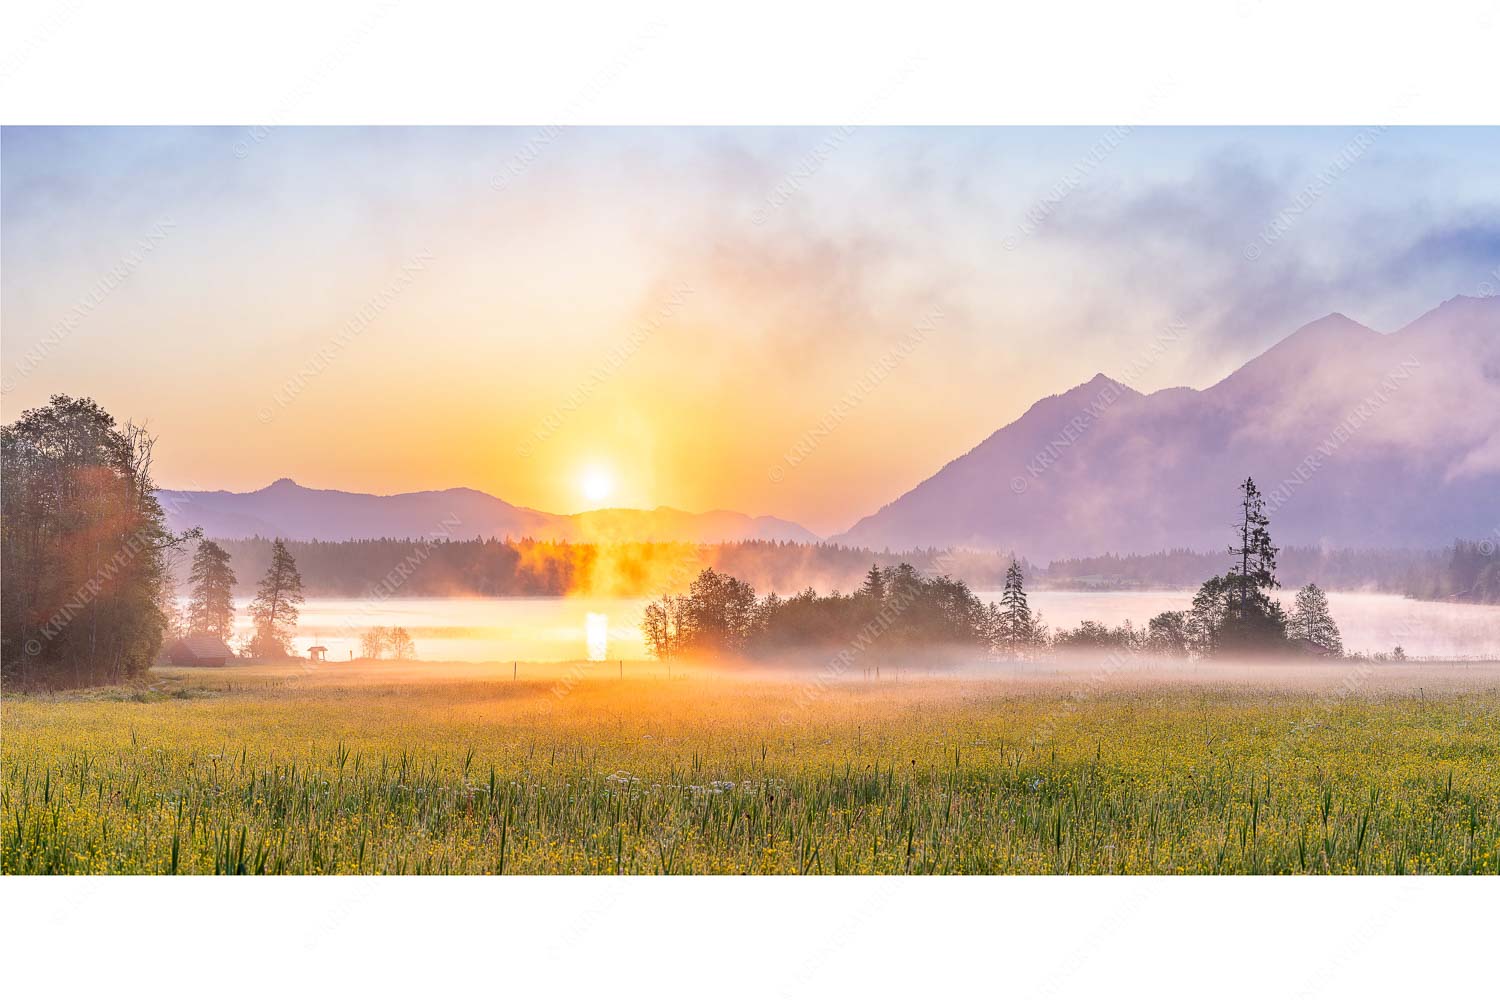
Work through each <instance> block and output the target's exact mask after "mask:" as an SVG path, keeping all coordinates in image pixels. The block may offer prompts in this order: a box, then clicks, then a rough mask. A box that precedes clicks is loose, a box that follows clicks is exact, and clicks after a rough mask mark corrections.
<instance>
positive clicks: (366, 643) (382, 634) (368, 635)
mask: <svg viewBox="0 0 1500 1000" xmlns="http://www.w3.org/2000/svg"><path fill="white" fill-rule="evenodd" d="M388 648H390V629H388V628H386V627H385V626H384V625H376V626H375V627H374V628H367V629H365V630H364V631H363V632H361V633H360V634H359V655H360V656H361V657H363V658H364V659H366V660H379V659H381V658H383V657H384V656H385V651H386V650H387V649H388Z"/></svg>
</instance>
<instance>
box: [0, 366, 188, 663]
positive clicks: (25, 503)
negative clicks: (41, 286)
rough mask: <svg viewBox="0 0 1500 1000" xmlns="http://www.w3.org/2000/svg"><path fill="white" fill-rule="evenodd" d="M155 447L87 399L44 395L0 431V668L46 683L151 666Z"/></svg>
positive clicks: (157, 570)
mask: <svg viewBox="0 0 1500 1000" xmlns="http://www.w3.org/2000/svg"><path fill="white" fill-rule="evenodd" d="M155 444H156V440H155V438H153V437H152V436H151V435H150V434H148V433H147V432H146V431H145V429H144V428H142V427H139V426H137V425H135V424H132V423H126V424H125V425H124V426H123V427H121V426H118V425H117V424H116V423H115V420H114V418H113V417H111V416H110V415H109V414H108V413H107V412H106V411H105V410H104V409H103V408H102V407H101V406H99V404H98V403H96V402H94V401H93V400H92V399H73V398H71V397H69V396H63V395H57V396H53V397H52V399H51V400H50V401H49V403H48V404H47V405H46V406H44V407H40V408H38V409H33V410H27V411H25V412H23V413H22V414H21V417H20V419H18V420H17V421H16V422H15V423H14V424H10V425H8V426H6V427H4V428H3V429H0V479H3V481H4V489H3V490H0V575H3V577H4V581H5V585H4V587H3V588H0V671H3V673H4V676H5V677H6V679H8V680H15V681H19V682H20V683H22V684H33V683H37V684H44V685H47V686H64V685H82V684H90V683H103V682H118V681H122V680H125V679H127V678H129V677H131V676H134V675H136V674H139V673H142V672H144V671H145V670H146V669H148V668H149V667H150V666H151V664H152V662H154V661H155V659H156V655H157V652H158V651H159V650H160V648H161V643H162V633H163V628H164V627H165V625H166V615H165V608H164V604H163V600H162V597H163V591H164V588H165V584H164V580H163V578H164V577H165V576H166V572H167V566H166V559H165V556H166V554H167V552H168V551H170V550H171V549H172V548H173V547H175V546H176V545H179V544H181V543H182V542H183V541H185V540H186V539H188V538H190V537H195V536H196V535H197V532H196V531H193V532H187V533H185V534H183V535H180V536H179V535H173V534H171V533H169V532H168V531H167V529H166V518H165V516H164V514H163V512H162V509H161V505H160V504H159V503H158V502H157V500H156V494H155V491H156V486H155V484H154V483H153V482H152V479H151V460H152V451H153V449H154V447H155Z"/></svg>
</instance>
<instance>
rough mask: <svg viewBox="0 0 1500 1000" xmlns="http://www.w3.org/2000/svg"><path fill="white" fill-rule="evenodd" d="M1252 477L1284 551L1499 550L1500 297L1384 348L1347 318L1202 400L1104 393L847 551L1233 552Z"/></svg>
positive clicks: (996, 444) (1040, 426)
mask: <svg viewBox="0 0 1500 1000" xmlns="http://www.w3.org/2000/svg"><path fill="white" fill-rule="evenodd" d="M1247 476H1250V477H1253V478H1254V479H1255V481H1256V483H1257V485H1258V487H1259V488H1260V490H1261V492H1262V493H1263V494H1264V495H1266V497H1267V511H1268V513H1269V514H1270V517H1271V531H1272V536H1273V538H1274V539H1275V540H1276V541H1277V542H1279V543H1281V544H1297V545H1326V546H1355V547H1375V546H1439V545H1444V544H1447V543H1450V542H1451V541H1452V540H1453V539H1454V538H1455V537H1465V538H1496V539H1500V297H1489V298H1467V297H1463V296H1460V297H1458V298H1454V299H1450V300H1449V301H1447V302H1445V303H1443V304H1442V305H1441V306H1439V307H1438V308H1436V309H1434V310H1432V311H1431V312H1429V313H1427V314H1426V315H1424V316H1422V317H1420V318H1419V319H1417V320H1415V321H1414V322H1412V323H1410V324H1409V325H1407V326H1405V327H1403V328H1402V329H1400V330H1397V331H1395V332H1393V333H1389V334H1382V333H1378V332H1376V331H1374V330H1371V329H1369V328H1368V327H1365V326H1362V325H1360V324H1359V323H1356V322H1354V321H1353V320H1351V319H1349V318H1348V317H1346V316H1343V315H1340V314H1337V313H1335V314H1333V315H1330V316H1326V317H1324V318H1323V319H1320V320H1318V321H1316V322H1314V323H1311V324H1308V325H1307V326H1304V327H1303V328H1301V329H1300V330H1297V331H1296V332H1295V333H1293V334H1292V335H1291V336H1289V337H1287V338H1286V339H1284V340H1282V341H1281V342H1280V343H1278V344H1276V345H1275V346H1274V347H1272V348H1271V349H1270V350H1268V351H1266V352H1265V353H1263V354H1261V355H1260V356H1259V357H1256V358H1254V359H1253V360H1251V361H1249V362H1248V363H1246V364H1245V365H1243V366H1242V367H1241V368H1239V369H1238V370H1237V371H1235V372H1233V373H1232V374H1231V375H1229V376H1228V377H1227V378H1225V379H1223V380H1222V381H1220V382H1219V383H1217V384H1216V385H1213V386H1211V387H1209V388H1207V389H1203V390H1196V389H1190V388H1171V389H1163V390H1160V391H1158V392H1153V393H1151V394H1149V395H1146V394H1142V393H1140V392H1137V391H1136V390H1134V389H1132V388H1130V387H1129V386H1127V385H1124V384H1122V383H1121V382H1119V381H1116V380H1114V379H1111V378H1109V377H1107V376H1106V375H1103V374H1099V375H1096V376H1095V377H1094V378H1093V379H1092V380H1090V381H1089V382H1086V383H1084V384H1083V385H1080V386H1076V387H1074V388H1073V389H1070V390H1068V391H1067V392H1065V393H1062V394H1061V395H1057V396H1049V397H1047V398H1046V399H1042V400H1040V401H1038V402H1037V403H1035V404H1034V405H1032V406H1031V408H1030V409H1028V410H1027V411H1026V412H1025V413H1024V414H1023V415H1022V416H1021V417H1020V418H1019V419H1017V420H1016V421H1014V422H1013V423H1011V424H1009V425H1007V426H1005V427H1002V428H1001V429H1000V430H998V431H996V432H994V433H993V434H991V435H990V436H989V437H988V438H986V439H985V440H984V441H982V442H981V443H980V444H979V445H978V446H976V447H975V448H974V449H973V450H971V451H970V452H968V453H967V454H965V455H962V456H959V457H958V458H955V459H953V460H952V461H950V462H948V463H947V464H946V465H944V466H943V467H942V468H941V469H939V470H938V471H937V472H936V473H935V474H934V475H933V476H931V477H930V478H928V479H927V480H925V481H923V482H922V483H920V484H919V485H917V486H916V487H915V488H913V489H912V490H910V491H909V492H907V493H905V494H904V495H902V496H901V497H899V498H897V499H896V500H894V501H892V502H891V503H889V504H887V505H886V506H884V507H882V508H881V509H880V510H879V511H877V512H875V513H874V514H871V515H870V516H868V517H865V518H863V519H862V520H860V521H859V522H858V523H857V524H855V525H854V526H853V527H852V528H851V529H850V530H849V531H847V532H845V533H844V534H842V535H840V536H838V537H836V538H835V539H834V540H835V541H839V542H844V543H847V544H851V545H863V546H870V547H874V548H882V547H891V548H895V549H901V548H910V547H917V546H929V545H931V546H941V547H946V546H955V545H957V546H974V547H979V548H1000V549H1005V548H1013V549H1014V550H1015V551H1017V552H1019V553H1023V554H1025V555H1026V556H1028V557H1029V558H1031V559H1033V560H1039V559H1050V558H1058V557H1063V556H1081V555H1089V554H1095V553H1102V552H1111V551H1114V552H1119V551H1134V552H1150V551H1156V550H1160V549H1166V548H1174V547H1188V548H1196V549H1213V548H1220V547H1223V546H1225V545H1227V544H1228V542H1229V540H1230V539H1229V535H1230V525H1231V524H1232V523H1233V522H1234V520H1235V515H1236V513H1237V510H1236V501H1237V493H1236V485H1237V484H1238V483H1240V482H1242V481H1243V480H1244V479H1245V478H1246V477H1247Z"/></svg>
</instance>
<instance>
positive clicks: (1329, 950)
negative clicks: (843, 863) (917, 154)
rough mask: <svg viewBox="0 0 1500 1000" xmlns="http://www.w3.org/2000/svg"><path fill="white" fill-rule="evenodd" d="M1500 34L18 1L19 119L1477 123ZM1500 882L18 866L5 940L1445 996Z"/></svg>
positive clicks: (1472, 959)
mask: <svg viewBox="0 0 1500 1000" xmlns="http://www.w3.org/2000/svg"><path fill="white" fill-rule="evenodd" d="M1497 29H1500V15H1497V11H1496V6H1495V5H1494V4H1493V2H1480V0H1472V2H1441V3H1427V4H1423V5H1421V6H1420V7H1415V8H1412V7H1408V8H1402V9H1399V10H1396V11H1395V12H1394V13H1393V14H1392V15H1391V16H1389V17H1387V18H1385V19H1381V18H1378V17H1377V16H1376V15H1375V14H1374V12H1373V8H1372V7H1371V5H1370V4H1368V3H1355V2H1348V0H1342V2H1329V3H1320V4H1316V5H1311V4H1306V3H1303V2H1293V0H1237V2H1230V3H1226V4H1220V5H1212V4H1204V3H1202V2H1201V0H1195V2H1188V0H1180V2H1156V3H1151V2H1141V3H1135V4H1111V3H1105V2H1102V0H1100V2H1090V3H1083V4H1080V3H1072V4H1065V5H1042V4H1028V5H1004V6H1002V5H998V4H955V3H946V2H928V3H925V4H922V5H920V6H919V7H913V6H899V7H898V6H890V7H878V6H876V5H872V4H868V3H862V4H854V3H841V4H836V5H817V6H814V5H812V4H808V3H806V2H805V0H803V2H795V3H782V2H773V3H762V4H757V5H754V6H735V7H727V6H719V5H710V4H704V3H701V2H695V3H649V4H630V5H623V4H605V3H586V4H578V3H552V4H547V5H540V4H533V5H527V6H525V7H507V8H500V7H495V6H480V5H449V4H440V3H423V4H417V3H411V2H389V0H376V2H375V3H373V4H356V3H350V2H336V3H320V4H310V3H307V2H305V0H300V2H288V0H273V2H269V3H261V4H257V5H255V6H249V5H246V6H242V7H227V6H222V5H212V4H204V3H201V2H186V0H183V2H175V3H140V2H137V3H130V4H110V3H107V2H105V0H62V2H58V3H32V4H27V5H25V6H24V7H23V6H21V5H8V6H7V7H6V10H5V27H4V30H3V31H0V121H3V122H5V123H7V124H20V123H34V124H100V123H207V122H216V123H217V122H234V123H243V124H292V123H300V124H317V123H385V124H395V123H400V124H417V123H430V124H439V123H469V124H475V123H604V124H647V123H667V124H806V123H823V124H827V123H835V122H837V123H846V122H847V123H865V122H883V123H929V124H935V123H968V124H997V123H1009V124H1017V123H1040V124H1076V123H1090V124H1097V123H1106V122H1129V123H1166V124H1328V123H1376V122H1379V123H1389V124H1406V123H1429V124H1476V123H1484V122H1493V121H1495V119H1496V103H1497V102H1496V95H1495V75H1494V73H1495V65H1496V60H1495V53H1496V52H1497V51H1500V40H1497ZM893 80H896V81H899V83H898V85H897V86H894V87H893V86H891V82H892V81H893ZM874 95H878V96H879V97H880V100H879V101H875V100H872V97H873V96H874ZM1497 884H1500V883H1497V882H1496V881H1494V880H1485V879H1461V878H1427V879H1401V880H1397V879H1385V878H1370V877H1365V878H1337V879H1305V878H1263V879H1241V878H1217V879H1210V878H1199V879H1189V878H1177V879H1163V878H1131V879H1119V878H1115V879H1108V878H1072V879H1066V878H994V879H968V878H964V879H960V878H934V879H927V880H917V879H848V878H846V879H809V880H796V879H783V878H760V879H717V878H715V879H709V878H698V879H651V878H643V879H634V880H619V879H575V878H551V879H535V878H533V879H510V878H508V879H504V880H498V881H497V880H488V879H457V878H454V879H411V878H403V879H395V878H392V879H312V878H304V879H263V880H240V881H234V880H224V879H208V878H201V879H177V880H166V879H149V878H133V879H127V878H116V879H16V878H4V879H0V891H3V892H4V895H5V899H4V905H3V909H0V928H3V930H0V941H4V942H5V943H6V945H7V949H6V951H7V958H8V962H7V966H8V967H7V970H6V974H5V980H6V983H7V986H8V987H9V988H10V991H11V992H12V993H14V994H15V995H23V996H52V995H55V994H61V995H64V996H71V995H85V994H92V995H109V996H117V995H125V996H129V995H133V993H134V992H135V991H136V990H140V991H142V992H145V991H150V992H151V993H153V994H166V993H176V992H183V991H189V990H191V991H193V992H196V993H205V994H209V995H213V996H218V997H224V996H228V997H235V996H252V995H253V996H257V997H259V996H264V995H266V993H267V992H269V991H275V992H276V993H277V994H290V995H307V994H311V993H315V992H327V993H329V994H331V995H339V996H349V995H353V996H358V995H361V994H373V995H377V996H386V995H395V994H404V995H421V996H427V995H436V996H441V995H443V993H444V992H445V991H451V990H456V989H460V988H464V989H467V990H469V991H472V990H474V989H476V988H477V989H478V990H480V991H483V994H484V995H503V994H510V993H515V994H518V995H522V996H529V995H539V994H542V993H544V992H545V994H546V995H556V994H562V995H577V994H581V993H585V992H591V993H597V994H599V995H609V996H619V995H625V996H636V995H640V996H646V995H650V996H663V995H674V994H679V993H686V992H689V991H690V992H692V993H694V994H697V995H715V996H732V997H733V996H747V997H749V996H753V997H756V998H758V1000H759V998H765V997H767V996H798V995H822V996H853V995H860V994H873V995H877V996H897V995H899V996H903V997H915V996H930V995H944V994H950V993H954V992H958V991H960V990H962V991H964V992H966V993H967V992H974V991H982V992H983V993H984V994H987V995H1005V996H1010V995H1015V996H1036V995H1042V996H1099V995H1102V994H1104V993H1105V992H1106V991H1107V992H1108V993H1109V994H1110V995H1120V994H1123V995H1127V996H1134V995H1141V996H1148V995H1149V996H1192V997H1202V996H1227V997H1238V996H1245V997H1249V996H1257V997H1258V996H1266V995H1269V996H1287V995H1292V996H1301V995H1307V996H1312V995H1355V994H1365V995H1369V994H1374V995H1392V994H1405V995H1427V996H1435V995H1445V994H1453V993H1458V992H1460V991H1467V990H1468V989H1471V988H1473V987H1474V986H1478V985H1484V986H1486V987H1488V988H1493V982H1492V981H1490V980H1489V978H1488V974H1487V970H1488V967H1489V965H1490V964H1492V961H1491V960H1489V959H1488V956H1489V954H1490V952H1491V950H1492V948H1493V942H1492V941H1491V940H1490V938H1491V936H1492V934H1493V930H1494V912H1495V899H1496V896H1495V886H1496V885H1497ZM1482 963H1483V964H1482Z"/></svg>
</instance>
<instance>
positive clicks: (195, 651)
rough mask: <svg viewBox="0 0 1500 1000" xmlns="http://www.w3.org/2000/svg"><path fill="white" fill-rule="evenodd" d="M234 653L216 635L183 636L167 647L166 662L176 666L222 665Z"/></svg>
mask: <svg viewBox="0 0 1500 1000" xmlns="http://www.w3.org/2000/svg"><path fill="white" fill-rule="evenodd" d="M232 659H234V653H233V652H232V651H231V650H230V648H229V647H228V646H226V645H225V644H224V640H223V639H220V638H219V637H218V636H216V635H188V636H183V637H182V638H181V639H178V640H177V641H176V642H174V643H172V644H171V645H170V646H168V647H167V662H168V663H170V664H172V665H173V666H177V667H222V666H223V665H224V664H225V663H227V662H229V661H230V660H232Z"/></svg>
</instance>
